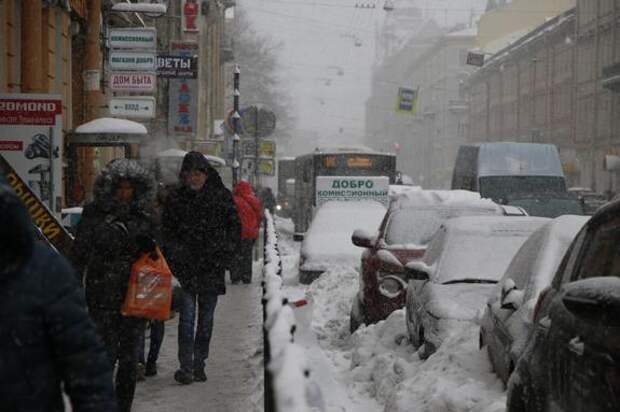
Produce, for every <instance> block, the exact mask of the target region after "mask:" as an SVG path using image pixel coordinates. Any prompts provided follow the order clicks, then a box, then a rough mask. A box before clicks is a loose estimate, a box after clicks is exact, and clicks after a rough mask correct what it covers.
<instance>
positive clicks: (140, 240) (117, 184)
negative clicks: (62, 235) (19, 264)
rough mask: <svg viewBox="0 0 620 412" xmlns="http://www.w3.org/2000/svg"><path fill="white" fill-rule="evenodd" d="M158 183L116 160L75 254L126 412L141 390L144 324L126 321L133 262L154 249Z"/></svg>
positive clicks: (100, 184) (83, 224)
mask: <svg viewBox="0 0 620 412" xmlns="http://www.w3.org/2000/svg"><path fill="white" fill-rule="evenodd" d="M153 188H154V183H153V181H152V179H151V177H150V175H149V173H148V171H147V170H146V169H144V168H143V167H142V166H140V165H139V164H138V163H137V162H136V161H134V160H129V159H116V160H114V161H112V162H110V164H108V165H107V166H106V168H105V169H104V170H103V171H102V172H101V175H100V176H98V177H97V180H96V182H95V191H94V194H95V200H94V201H93V202H92V203H90V204H88V205H86V207H84V211H83V213H82V218H81V220H80V223H79V224H78V227H77V234H76V238H75V242H74V247H73V250H72V257H73V262H74V264H75V266H76V268H77V269H78V271H79V274H80V278H81V280H82V281H83V282H84V285H85V289H86V300H87V302H88V308H89V311H90V314H91V317H92V318H93V320H94V321H95V324H96V325H97V329H98V331H99V333H100V334H101V336H102V337H103V340H104V342H105V345H106V348H107V350H108V354H109V357H110V360H111V361H112V363H113V364H115V363H116V361H118V370H117V373H116V393H117V397H118V400H119V408H120V410H121V412H128V411H129V410H130V409H131V404H132V401H133V396H134V392H135V387H136V368H137V362H138V359H137V352H136V347H137V341H138V338H139V334H140V333H141V332H143V331H144V320H142V319H137V318H131V317H124V316H123V315H122V314H121V306H122V304H123V301H124V299H125V295H126V294H127V288H128V284H129V277H130V274H131V267H132V265H133V263H134V262H135V261H136V260H137V259H138V258H139V257H140V256H141V255H142V254H143V253H145V252H148V251H152V250H154V248H155V242H154V240H153V239H154V226H153V220H152V213H151V212H150V210H151V205H152V200H153Z"/></svg>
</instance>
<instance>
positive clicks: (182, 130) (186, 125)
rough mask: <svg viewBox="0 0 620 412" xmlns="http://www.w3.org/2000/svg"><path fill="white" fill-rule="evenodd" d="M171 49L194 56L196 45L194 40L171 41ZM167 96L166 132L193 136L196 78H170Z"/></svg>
mask: <svg viewBox="0 0 620 412" xmlns="http://www.w3.org/2000/svg"><path fill="white" fill-rule="evenodd" d="M171 50H172V53H173V54H174V55H178V56H194V55H195V54H196V53H197V51H198V45H197V44H196V43H194V42H173V43H172V44H171ZM168 96H169V107H168V132H169V133H170V134H172V135H175V134H177V135H178V134H182V135H193V136H195V135H196V131H197V127H198V80H197V79H180V78H177V79H170V81H169V82H168Z"/></svg>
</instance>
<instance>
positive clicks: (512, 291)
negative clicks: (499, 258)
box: [500, 279, 524, 311]
mask: <svg viewBox="0 0 620 412" xmlns="http://www.w3.org/2000/svg"><path fill="white" fill-rule="evenodd" d="M523 297H524V293H523V291H522V290H519V289H518V288H517V285H515V282H514V281H513V280H512V279H506V280H505V281H504V283H503V284H502V297H501V300H500V307H501V308H502V309H507V310H512V311H516V310H517V309H519V308H520V307H521V305H522V304H523Z"/></svg>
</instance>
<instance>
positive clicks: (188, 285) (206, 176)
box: [162, 152, 241, 384]
mask: <svg viewBox="0 0 620 412" xmlns="http://www.w3.org/2000/svg"><path fill="white" fill-rule="evenodd" d="M240 232H241V226H240V223H239V217H238V215H237V211H236V210H235V203H234V201H233V197H232V194H231V193H230V191H229V190H228V189H226V187H225V186H224V184H223V183H222V179H221V178H220V175H219V174H218V173H217V171H216V170H215V169H214V168H213V167H211V165H210V164H209V162H208V160H207V159H206V158H205V156H204V155H203V154H202V153H199V152H189V153H187V154H186V155H185V157H184V158H183V163H182V165H181V174H180V184H179V185H178V186H177V187H175V188H173V189H172V190H171V191H170V193H169V195H168V198H167V201H166V202H165V205H164V210H163V214H162V237H163V244H164V254H165V256H166V259H167V260H168V263H169V266H170V269H171V270H172V273H173V275H174V276H175V277H176V278H177V279H178V280H179V283H181V287H182V289H183V294H182V303H181V308H180V313H179V337H178V339H179V363H180V368H179V370H177V371H176V372H175V374H174V379H175V380H176V381H177V382H179V383H181V384H189V383H192V382H193V381H197V382H204V381H206V380H207V375H206V373H205V362H206V360H207V358H208V357H209V343H210V341H211V332H212V330H213V317H214V313H215V306H216V304H217V299H218V296H219V295H223V294H225V293H226V285H225V281H224V277H225V269H226V268H227V267H229V265H230V262H231V258H232V256H233V254H234V251H235V248H236V246H237V245H238V243H239V237H240ZM196 311H197V312H198V323H197V325H196V328H195V329H196V330H195V332H194V326H195V324H196V322H195V321H196Z"/></svg>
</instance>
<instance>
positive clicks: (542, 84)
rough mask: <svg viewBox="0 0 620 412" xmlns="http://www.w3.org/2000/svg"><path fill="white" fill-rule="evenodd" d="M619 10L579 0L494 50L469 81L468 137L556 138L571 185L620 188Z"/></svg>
mask: <svg viewBox="0 0 620 412" xmlns="http://www.w3.org/2000/svg"><path fill="white" fill-rule="evenodd" d="M619 9H620V1H617V0H596V1H591V0H580V1H578V2H577V5H576V7H575V8H574V9H571V10H569V11H567V12H565V13H563V14H561V15H559V16H557V17H555V18H554V19H552V20H549V21H547V22H546V23H544V24H543V25H541V26H539V27H537V28H536V29H535V30H533V31H531V32H529V33H527V34H526V35H525V36H523V37H521V38H520V39H518V40H517V41H515V42H514V43H512V44H510V45H509V46H507V47H505V48H504V49H502V50H500V51H498V52H497V53H496V54H495V55H494V56H492V57H491V58H490V59H489V60H488V61H487V62H486V64H485V66H484V67H483V68H481V69H479V70H477V71H476V73H475V74H473V75H472V76H471V77H470V78H469V79H468V81H467V82H466V89H467V95H468V103H469V116H468V127H467V128H466V133H467V141H469V142H480V141H519V142H541V143H552V144H555V145H557V146H558V148H559V150H560V156H561V159H562V162H563V165H564V171H565V174H566V176H567V179H568V183H569V185H570V186H581V187H589V188H592V189H593V190H596V191H599V192H605V191H612V192H617V191H618V189H619V188H620V187H619V184H620V181H619V180H618V176H617V172H616V171H613V170H608V168H607V167H606V158H608V156H618V155H619V154H620V122H619V120H618V114H620V106H619V101H618V95H617V91H615V90H617V89H618V87H617V85H618V80H619V79H620V77H618V75H620V42H619V38H618V35H619V33H618V29H619V28H618V23H617V22H618V17H619V15H618V13H619ZM614 22H616V23H614Z"/></svg>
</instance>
